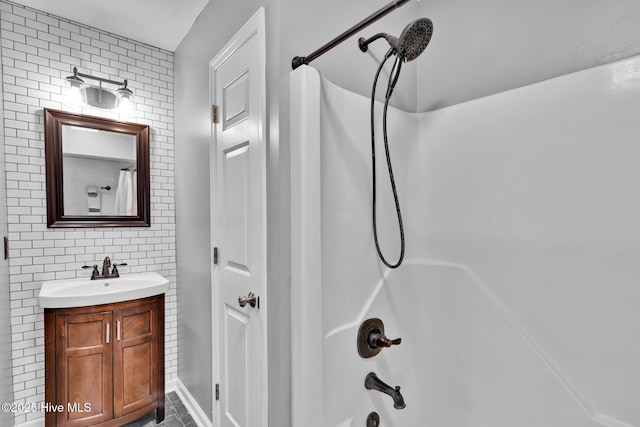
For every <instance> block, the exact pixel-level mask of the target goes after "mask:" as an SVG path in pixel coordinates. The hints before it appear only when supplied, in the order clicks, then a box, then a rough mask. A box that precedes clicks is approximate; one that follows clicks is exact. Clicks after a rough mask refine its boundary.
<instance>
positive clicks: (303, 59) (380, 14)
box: [291, 0, 409, 70]
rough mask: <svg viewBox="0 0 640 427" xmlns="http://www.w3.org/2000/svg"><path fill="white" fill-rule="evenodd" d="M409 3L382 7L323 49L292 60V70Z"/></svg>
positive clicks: (402, 2)
mask: <svg viewBox="0 0 640 427" xmlns="http://www.w3.org/2000/svg"><path fill="white" fill-rule="evenodd" d="M408 2H409V0H396V1H392V2H391V3H389V4H388V5H386V6H384V7H382V8H381V9H379V10H378V11H377V12H374V13H372V14H371V15H369V16H368V17H366V18H365V19H363V20H362V21H360V22H358V23H357V24H356V25H354V26H353V27H351V28H349V29H348V30H347V31H345V32H344V33H342V34H340V35H339V36H338V37H336V38H334V39H333V40H331V41H330V42H329V43H327V44H325V45H324V46H322V47H321V48H319V49H317V50H315V51H314V52H312V53H310V54H309V55H307V56H296V57H294V58H293V59H292V60H291V68H292V69H294V70H295V69H296V68H298V67H299V66H301V65H308V64H309V62H311V61H313V60H314V59H317V58H318V57H319V56H322V55H323V54H325V53H327V52H328V51H330V50H331V49H333V48H334V47H336V46H337V45H339V44H340V43H342V42H343V41H345V40H346V39H348V38H349V37H351V36H352V35H354V34H355V33H357V32H358V31H360V30H362V29H363V28H366V27H368V26H369V25H371V24H373V23H374V22H376V21H377V20H379V19H380V18H382V17H383V16H385V15H387V14H388V13H390V12H392V11H393V10H395V9H397V8H398V7H400V6H403V5H404V4H406V3H408Z"/></svg>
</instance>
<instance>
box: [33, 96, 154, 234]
mask: <svg viewBox="0 0 640 427" xmlns="http://www.w3.org/2000/svg"><path fill="white" fill-rule="evenodd" d="M44 125H45V163H46V169H47V174H46V175H47V226H48V227H148V226H149V225H150V205H151V202H150V200H151V197H150V185H149V184H150V172H149V126H147V125H143V124H138V123H127V122H119V121H116V120H111V119H104V118H101V117H93V116H85V115H81V114H74V113H68V112H64V111H57V110H52V109H48V108H47V109H45V110H44Z"/></svg>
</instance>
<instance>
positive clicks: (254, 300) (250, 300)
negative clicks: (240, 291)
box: [238, 292, 258, 307]
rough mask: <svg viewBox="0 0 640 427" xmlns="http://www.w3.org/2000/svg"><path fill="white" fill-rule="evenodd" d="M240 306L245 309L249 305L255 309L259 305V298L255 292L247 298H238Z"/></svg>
mask: <svg viewBox="0 0 640 427" xmlns="http://www.w3.org/2000/svg"><path fill="white" fill-rule="evenodd" d="M238 304H239V305H240V307H244V306H246V305H247V304H249V305H250V306H251V307H255V306H256V305H257V304H258V297H257V296H256V294H254V293H253V292H249V293H248V294H247V296H244V295H240V297H239V298H238Z"/></svg>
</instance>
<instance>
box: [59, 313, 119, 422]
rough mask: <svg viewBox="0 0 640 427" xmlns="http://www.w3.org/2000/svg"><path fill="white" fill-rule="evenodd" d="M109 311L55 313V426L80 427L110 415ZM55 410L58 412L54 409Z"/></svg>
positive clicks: (110, 353)
mask: <svg viewBox="0 0 640 427" xmlns="http://www.w3.org/2000/svg"><path fill="white" fill-rule="evenodd" d="M111 324H112V313H111V312H103V313H94V314H78V315H64V316H56V360H57V361H58V363H57V366H56V376H57V381H56V400H57V401H56V402H55V404H56V405H62V409H63V410H62V411H61V412H58V415H57V425H59V426H69V427H80V426H88V425H93V424H97V423H101V422H104V421H107V420H110V419H111V418H112V417H113V401H112V397H111V396H112V393H113V383H112V376H111V364H112V360H113V359H112V347H111V337H110V335H111V331H110V329H111ZM56 412H57V411H56Z"/></svg>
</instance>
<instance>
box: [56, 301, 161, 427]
mask: <svg viewBox="0 0 640 427" xmlns="http://www.w3.org/2000/svg"><path fill="white" fill-rule="evenodd" d="M45 403H46V405H47V410H46V411H45V425H46V426H47V427H49V426H69V427H84V426H105V427H107V426H110V427H115V426H121V425H123V424H125V423H127V422H130V421H133V420H135V419H137V418H139V417H141V416H143V415H145V414H147V413H149V412H151V411H152V410H154V409H157V413H156V421H157V422H158V423H159V422H161V421H162V420H163V419H164V294H162V295H157V296H153V297H149V298H143V299H138V300H133V301H125V302H118V303H113V304H104V305H97V306H89V307H75V308H47V309H45Z"/></svg>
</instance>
